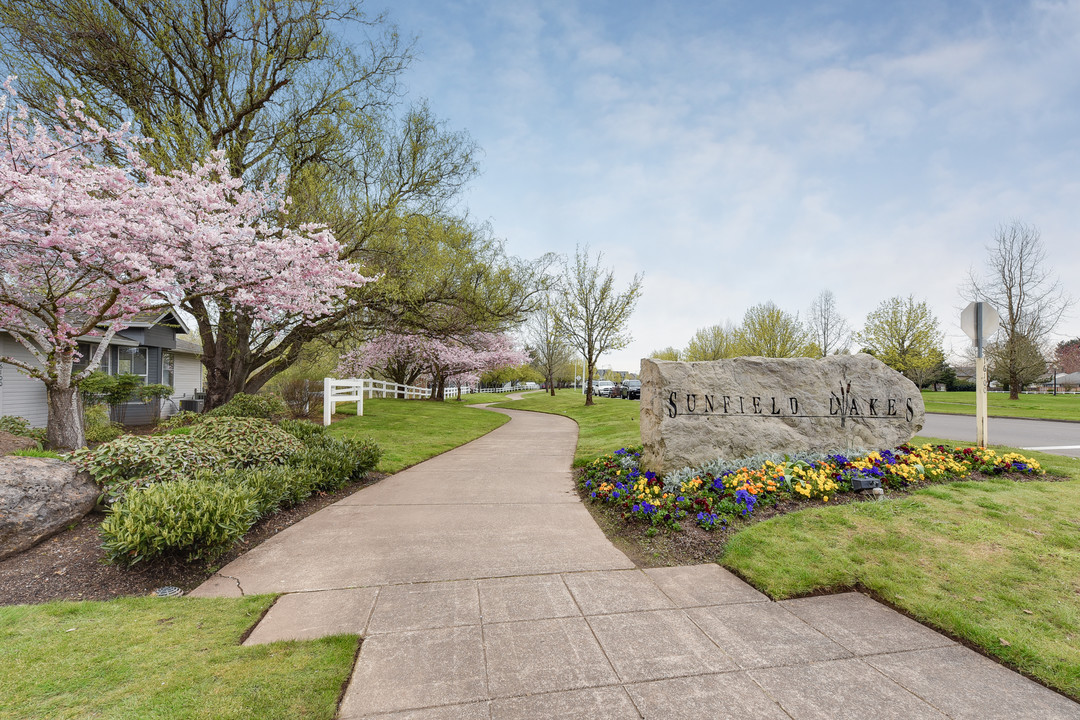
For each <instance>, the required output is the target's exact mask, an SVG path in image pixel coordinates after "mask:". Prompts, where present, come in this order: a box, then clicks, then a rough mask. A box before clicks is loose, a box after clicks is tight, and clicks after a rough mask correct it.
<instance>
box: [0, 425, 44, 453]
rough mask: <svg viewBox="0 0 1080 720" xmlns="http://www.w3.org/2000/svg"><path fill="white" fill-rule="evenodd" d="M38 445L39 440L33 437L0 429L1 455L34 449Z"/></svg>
mask: <svg viewBox="0 0 1080 720" xmlns="http://www.w3.org/2000/svg"><path fill="white" fill-rule="evenodd" d="M37 446H38V444H37V440H34V439H33V438H28V437H23V436H22V435H12V434H11V433H9V432H8V431H6V430H0V455H10V454H11V453H13V452H18V451H19V450H32V449H34V448H36V447H37Z"/></svg>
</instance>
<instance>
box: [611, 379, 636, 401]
mask: <svg viewBox="0 0 1080 720" xmlns="http://www.w3.org/2000/svg"><path fill="white" fill-rule="evenodd" d="M612 397H620V398H622V399H623V400H640V399H641V381H640V380H623V381H622V382H621V383H619V384H618V385H616V386H615V390H614V392H613V393H612Z"/></svg>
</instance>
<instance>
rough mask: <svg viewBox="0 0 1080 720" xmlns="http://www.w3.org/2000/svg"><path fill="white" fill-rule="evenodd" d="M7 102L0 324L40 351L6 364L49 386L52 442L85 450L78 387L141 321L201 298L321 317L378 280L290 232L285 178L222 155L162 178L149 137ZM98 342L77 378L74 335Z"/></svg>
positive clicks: (320, 241)
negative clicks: (249, 169)
mask: <svg viewBox="0 0 1080 720" xmlns="http://www.w3.org/2000/svg"><path fill="white" fill-rule="evenodd" d="M4 90H5V91H6V94H0V122H2V125H3V127H2V128H0V133H3V147H2V148H0V328H2V329H3V331H5V332H7V333H9V334H10V335H11V336H12V337H13V338H14V339H15V341H16V342H18V343H19V344H20V345H22V346H23V347H24V348H25V349H26V350H27V351H28V352H29V354H30V355H31V356H32V358H33V362H28V361H24V360H20V359H17V358H14V357H0V361H2V362H5V363H8V364H11V365H14V366H16V367H18V368H20V369H21V370H23V371H24V372H26V373H27V374H28V375H30V376H31V377H35V378H37V379H39V380H41V381H42V382H43V383H44V384H45V386H46V389H47V392H48V395H49V430H48V437H49V442H50V444H51V445H54V446H57V447H73V446H77V445H79V444H82V440H83V436H82V420H81V408H80V407H79V405H80V402H79V397H78V392H77V386H78V384H79V382H81V380H82V379H83V378H85V377H86V376H87V375H88V374H89V373H90V372H91V371H93V370H94V369H95V368H96V367H97V366H98V364H99V362H100V360H101V356H102V354H103V353H104V349H105V347H106V345H107V344H108V342H109V341H110V340H111V338H112V337H113V336H114V335H115V333H116V332H118V331H120V330H122V329H124V328H125V327H126V326H127V324H128V323H129V322H130V321H131V320H132V318H133V317H134V316H135V315H136V314H138V313H140V312H145V311H149V310H155V309H162V310H164V309H166V308H170V307H176V306H178V305H180V304H181V303H183V302H185V301H191V300H192V299H195V298H199V297H205V298H217V297H227V302H228V303H229V304H231V305H232V306H241V307H246V308H248V309H249V310H250V311H251V312H252V313H253V314H254V315H255V317H256V318H258V319H262V320H267V321H269V320H272V319H273V318H275V317H277V316H279V315H280V314H282V313H300V314H302V315H306V316H315V315H319V314H321V313H323V312H325V311H326V310H327V309H328V308H329V307H330V306H332V305H334V304H335V303H337V302H340V299H339V298H340V297H341V295H342V294H343V293H342V292H341V289H342V288H349V287H356V286H359V285H362V284H363V283H365V282H368V281H369V280H370V278H365V277H363V276H362V275H360V274H359V273H358V272H357V270H356V268H355V267H354V266H353V265H352V264H350V263H348V262H346V261H341V260H339V259H338V253H339V245H338V243H337V241H336V240H335V239H334V237H333V235H332V234H331V233H330V231H329V230H327V229H326V228H325V227H322V226H317V225H302V226H300V227H298V228H295V229H294V228H288V227H284V226H282V225H281V224H280V218H281V217H282V216H283V215H284V214H285V212H286V208H287V204H288V200H287V199H286V198H285V197H284V196H283V194H282V192H281V190H280V188H281V186H282V181H281V179H279V180H278V181H277V182H275V183H272V184H267V185H265V186H263V187H260V188H257V189H252V188H245V187H244V185H243V182H242V181H241V180H240V179H238V178H234V177H231V176H230V174H229V171H228V166H227V163H226V161H225V158H224V155H223V154H222V153H220V152H218V153H214V154H212V155H210V156H209V157H207V158H206V159H205V160H204V161H203V162H201V163H196V164H194V165H192V167H191V168H190V169H189V170H185V171H176V172H173V173H170V174H158V173H156V172H155V171H154V170H153V168H151V167H149V166H148V165H147V164H146V163H145V162H143V160H142V158H141V157H140V155H139V147H140V146H141V145H145V144H146V143H148V142H150V141H149V140H147V139H145V138H142V137H139V136H137V135H135V134H133V133H132V132H131V130H130V128H129V127H128V125H127V124H124V125H121V126H120V127H119V128H116V129H109V128H105V127H102V126H101V125H100V124H99V123H98V122H96V121H95V120H94V119H93V118H91V117H89V116H87V115H86V114H85V113H84V112H83V111H82V108H83V104H82V103H81V102H80V101H78V100H75V99H72V100H68V101H64V100H63V99H60V100H58V109H59V112H60V116H61V118H62V122H61V123H60V124H58V125H56V126H54V127H51V128H50V127H46V126H45V125H44V124H42V123H41V122H40V121H38V120H37V119H36V118H33V117H31V115H30V113H29V111H28V110H27V108H26V107H25V106H22V105H19V104H15V106H14V107H10V106H9V105H11V104H12V103H13V102H14V98H15V97H16V92H15V88H14V84H13V78H8V79H7V81H6V82H5V83H4ZM94 336H97V338H98V340H99V341H98V345H97V349H96V352H95V353H94V354H93V357H91V358H90V361H89V365H88V366H87V367H86V368H85V369H83V370H81V371H80V372H78V373H73V363H74V362H75V361H76V360H77V359H78V339H79V338H80V337H94Z"/></svg>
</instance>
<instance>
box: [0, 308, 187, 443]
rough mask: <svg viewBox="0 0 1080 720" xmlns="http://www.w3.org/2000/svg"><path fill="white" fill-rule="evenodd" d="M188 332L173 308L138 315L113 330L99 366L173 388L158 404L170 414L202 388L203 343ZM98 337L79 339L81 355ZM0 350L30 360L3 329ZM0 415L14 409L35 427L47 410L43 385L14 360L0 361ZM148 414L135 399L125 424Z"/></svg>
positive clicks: (145, 418)
mask: <svg viewBox="0 0 1080 720" xmlns="http://www.w3.org/2000/svg"><path fill="white" fill-rule="evenodd" d="M187 332H188V328H187V326H186V324H185V323H184V322H183V320H182V319H181V318H180V317H178V316H177V315H176V314H175V313H173V312H164V313H163V312H160V311H158V312H155V313H143V314H141V315H137V316H136V317H135V319H134V320H133V321H132V322H131V324H130V325H129V326H128V327H127V328H125V329H124V330H123V331H121V332H118V333H116V335H114V336H113V338H112V340H111V341H110V342H109V346H108V347H107V348H106V350H105V354H104V355H103V356H102V358H101V367H100V368H99V369H100V370H103V371H104V372H107V373H109V374H111V375H119V374H122V373H134V374H135V375H139V376H140V377H142V379H143V383H144V384H147V385H150V384H155V383H162V384H164V385H171V386H172V388H173V394H172V396H171V397H169V398H168V399H167V400H165V401H164V403H163V405H162V408H161V416H162V417H168V416H169V415H172V414H173V413H175V412H176V411H178V410H179V409H180V404H181V402H183V401H184V400H194V399H195V398H196V397H201V395H202V392H203V374H202V362H201V360H200V358H201V356H202V348H201V346H200V345H199V344H198V343H196V342H193V341H192V340H190V339H187V338H185V337H184V336H183V335H184V334H185V333H187ZM98 342H100V338H93V337H85V338H82V339H81V341H80V343H79V350H80V351H81V352H82V355H83V359H84V361H86V362H88V361H89V359H90V357H91V356H93V354H94V352H95V351H96V350H97V344H98ZM0 356H11V357H14V358H16V359H18V360H24V361H27V362H29V363H33V362H34V360H33V356H31V355H30V353H29V352H27V350H26V348H24V347H23V346H22V345H20V344H19V343H18V342H16V341H15V339H14V338H13V337H11V335H9V334H7V333H4V332H2V331H0ZM82 367H85V365H76V369H81V368H82ZM0 415H18V416H20V417H24V418H26V419H27V420H29V421H30V424H31V425H33V426H35V427H44V426H45V424H46V423H47V421H48V415H49V410H48V404H47V402H46V396H45V385H44V384H43V383H42V382H41V381H40V380H37V379H35V378H31V377H29V376H28V375H27V374H26V373H24V372H22V371H21V370H19V369H18V368H16V367H14V366H13V365H7V364H6V363H0ZM151 417H152V409H151V408H150V407H149V406H148V405H146V404H144V403H142V402H139V401H138V400H136V401H133V402H130V403H128V404H127V407H126V408H125V411H124V421H125V422H126V423H127V424H129V425H142V424H145V423H148V422H150V420H151Z"/></svg>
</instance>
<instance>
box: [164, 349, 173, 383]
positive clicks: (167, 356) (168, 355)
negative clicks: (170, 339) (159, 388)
mask: <svg viewBox="0 0 1080 720" xmlns="http://www.w3.org/2000/svg"><path fill="white" fill-rule="evenodd" d="M173 365H174V361H173V354H172V350H162V351H161V384H162V385H168V386H169V387H171V388H174V387H176V385H174V384H173V380H174V376H173Z"/></svg>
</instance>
